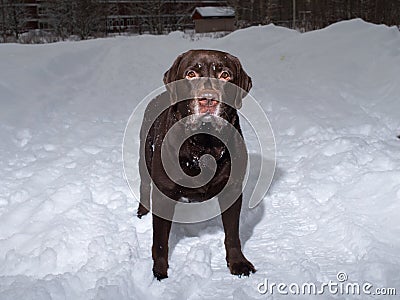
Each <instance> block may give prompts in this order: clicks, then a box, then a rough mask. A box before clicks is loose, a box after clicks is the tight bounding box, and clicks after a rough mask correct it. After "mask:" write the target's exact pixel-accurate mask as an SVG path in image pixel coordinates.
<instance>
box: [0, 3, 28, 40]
mask: <svg viewBox="0 0 400 300" xmlns="http://www.w3.org/2000/svg"><path fill="white" fill-rule="evenodd" d="M0 3H1V15H0V18H1V23H2V25H1V29H2V35H3V40H4V41H5V40H6V39H7V34H8V33H10V34H12V35H14V37H15V39H16V40H18V39H19V36H20V34H21V33H22V32H23V31H24V29H25V26H26V23H27V20H28V18H29V12H28V11H27V10H26V8H25V6H24V5H23V4H24V1H23V0H12V1H11V0H1V2H0Z"/></svg>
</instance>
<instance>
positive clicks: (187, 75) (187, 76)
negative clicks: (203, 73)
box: [186, 71, 196, 78]
mask: <svg viewBox="0 0 400 300" xmlns="http://www.w3.org/2000/svg"><path fill="white" fill-rule="evenodd" d="M194 77H196V72H195V71H188V72H187V73H186V78H194Z"/></svg>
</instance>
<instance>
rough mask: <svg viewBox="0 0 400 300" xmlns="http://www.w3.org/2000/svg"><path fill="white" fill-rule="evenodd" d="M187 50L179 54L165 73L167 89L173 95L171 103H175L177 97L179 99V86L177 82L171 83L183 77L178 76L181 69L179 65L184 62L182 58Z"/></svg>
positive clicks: (164, 79)
mask: <svg viewBox="0 0 400 300" xmlns="http://www.w3.org/2000/svg"><path fill="white" fill-rule="evenodd" d="M186 53H187V52H185V53H182V54H181V55H179V56H178V57H177V58H176V59H175V61H174V63H173V64H172V66H171V67H170V68H169V69H168V70H167V71H166V72H165V73H164V78H163V81H164V84H165V85H166V87H167V90H168V91H169V93H170V97H171V103H175V102H176V99H177V87H176V84H171V83H172V82H174V81H177V80H179V79H182V78H178V71H179V66H180V64H181V62H182V58H183V57H184V56H185V54H186Z"/></svg>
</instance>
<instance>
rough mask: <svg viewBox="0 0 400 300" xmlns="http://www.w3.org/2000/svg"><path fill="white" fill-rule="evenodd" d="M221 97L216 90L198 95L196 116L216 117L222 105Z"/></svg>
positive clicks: (205, 91) (196, 98)
mask: <svg viewBox="0 0 400 300" xmlns="http://www.w3.org/2000/svg"><path fill="white" fill-rule="evenodd" d="M220 98H221V95H220V93H218V92H217V91H215V90H204V91H202V92H201V93H199V94H198V95H196V97H195V100H196V101H197V104H198V106H197V110H196V114H201V115H203V114H205V115H216V114H217V112H218V107H219V105H218V104H220Z"/></svg>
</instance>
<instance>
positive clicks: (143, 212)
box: [137, 203, 149, 219]
mask: <svg viewBox="0 0 400 300" xmlns="http://www.w3.org/2000/svg"><path fill="white" fill-rule="evenodd" d="M148 213H149V210H148V209H147V208H146V207H145V206H143V205H142V204H141V203H139V207H138V209H137V217H138V218H139V219H141V218H142V217H143V216H144V215H147V214H148Z"/></svg>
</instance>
